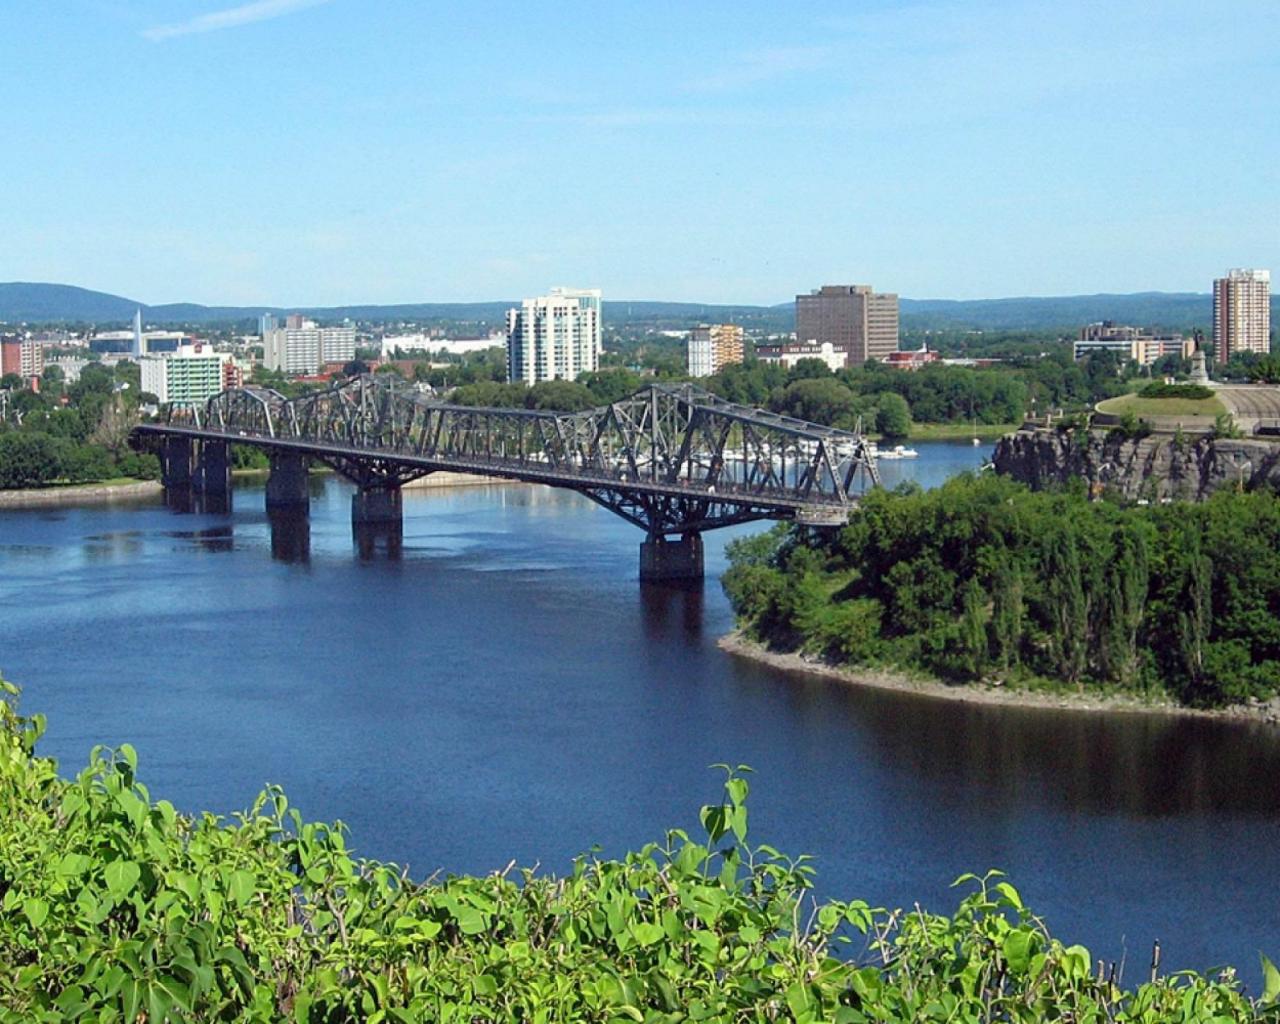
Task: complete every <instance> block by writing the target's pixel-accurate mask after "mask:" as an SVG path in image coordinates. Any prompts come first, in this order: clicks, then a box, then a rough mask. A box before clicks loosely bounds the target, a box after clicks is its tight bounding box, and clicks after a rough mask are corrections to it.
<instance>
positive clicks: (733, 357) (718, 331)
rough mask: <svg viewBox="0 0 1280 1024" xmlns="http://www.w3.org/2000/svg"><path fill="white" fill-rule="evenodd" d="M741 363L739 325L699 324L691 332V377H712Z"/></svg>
mask: <svg viewBox="0 0 1280 1024" xmlns="http://www.w3.org/2000/svg"><path fill="white" fill-rule="evenodd" d="M740 362H742V328H741V327H739V326H738V325H737V324H699V325H698V326H697V327H695V328H694V329H693V330H691V331H690V332H689V376H690V377H710V376H711V375H712V374H713V373H718V372H719V371H720V370H722V369H723V368H724V367H726V366H728V365H729V364H730V363H740Z"/></svg>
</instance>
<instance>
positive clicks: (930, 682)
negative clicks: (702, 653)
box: [717, 630, 1280, 726]
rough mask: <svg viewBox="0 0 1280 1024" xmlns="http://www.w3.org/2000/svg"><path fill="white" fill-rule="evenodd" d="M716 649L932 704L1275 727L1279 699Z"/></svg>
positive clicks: (736, 636) (744, 645) (733, 640)
mask: <svg viewBox="0 0 1280 1024" xmlns="http://www.w3.org/2000/svg"><path fill="white" fill-rule="evenodd" d="M717 646H718V647H719V648H720V649H721V650H723V651H725V652H727V653H729V654H732V655H735V656H736V657H740V658H746V659H748V660H749V661H754V662H757V663H759V664H762V665H768V666H769V667H770V668H776V669H780V670H782V671H784V672H803V673H805V674H807V675H814V676H821V677H823V678H825V679H834V680H836V681H838V682H840V683H843V684H844V685H846V686H862V687H867V688H870V689H875V690H891V691H894V692H897V693H912V694H916V695H917V696H920V697H927V698H930V699H933V700H949V701H959V702H960V703H965V704H986V705H1005V706H1010V707H1023V708H1047V709H1051V710H1055V711H1074V712H1086V713H1098V712H1106V713H1115V712H1122V713H1125V714H1145V715H1180V716H1186V717H1194V718H1218V719H1227V720H1232V721H1242V722H1245V721H1247V722H1258V723H1262V724H1266V725H1271V726H1280V698H1277V699H1275V700H1272V701H1270V702H1269V703H1267V704H1261V705H1240V706H1236V707H1231V708H1221V709H1214V710H1203V709H1200V708H1188V707H1184V706H1182V705H1180V704H1173V703H1170V702H1155V701H1143V700H1140V699H1138V698H1136V697H1123V696H1109V695H1104V694H1096V693H1085V694H1081V695H1077V694H1072V693H1042V692H1038V691H1035V690H1023V689H1016V688H1005V687H1000V686H988V685H983V684H968V685H951V684H948V683H944V682H942V681H940V680H937V679H931V678H929V677H927V676H914V675H909V674H908V673H906V672H895V671H892V670H890V669H879V668H845V667H842V666H837V665H829V664H826V663H824V662H821V661H817V660H812V659H810V658H807V657H805V656H804V655H801V654H796V653H790V654H784V653H780V652H777V651H770V650H766V649H765V648H764V647H763V646H761V645H760V644H758V643H756V642H755V641H754V640H750V639H748V638H747V637H745V636H743V635H742V634H741V633H740V632H738V631H736V630H735V631H734V632H732V633H728V634H726V635H725V636H722V637H721V638H720V639H719V640H718V641H717Z"/></svg>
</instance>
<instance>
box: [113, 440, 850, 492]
mask: <svg viewBox="0 0 1280 1024" xmlns="http://www.w3.org/2000/svg"><path fill="white" fill-rule="evenodd" d="M135 433H137V434H138V435H142V436H152V437H186V438H190V439H191V440H198V441H222V442H228V443H234V444H243V445H250V446H253V447H258V448H263V449H274V450H278V451H290V452H297V453H299V454H305V455H310V456H314V457H316V458H320V459H323V458H324V457H326V456H329V457H333V456H345V457H348V458H352V459H376V460H378V461H380V462H384V463H388V464H394V465H397V466H402V467H405V468H409V469H420V470H422V473H421V474H415V475H422V476H425V475H427V474H428V473H433V472H447V471H455V472H468V473H476V474H478V475H481V476H491V477H497V478H504V479H512V480H522V481H526V482H529V483H541V484H546V485H548V486H552V487H568V488H571V489H575V490H584V489H590V488H613V489H625V490H627V491H633V492H638V493H645V494H652V495H654V496H664V497H666V496H670V497H682V498H691V499H701V500H711V501H715V502H716V503H718V504H725V505H742V506H751V507H755V508H760V509H771V510H776V511H778V512H780V513H787V512H790V513H795V512H799V511H802V510H804V509H809V508H814V509H818V508H822V509H828V510H839V509H843V508H848V507H850V505H851V502H850V501H849V500H847V499H846V500H841V499H840V498H838V497H835V496H829V495H825V494H821V493H816V494H813V495H809V496H806V497H797V496H794V495H789V494H786V493H779V492H776V491H775V492H772V493H771V492H770V491H768V490H762V489H755V488H751V487H748V486H744V485H742V484H740V483H738V482H736V481H733V480H729V479H724V478H721V480H720V482H719V483H718V484H717V485H715V486H711V487H708V486H707V485H705V484H700V483H697V482H695V481H682V480H681V479H679V478H677V479H675V480H671V479H656V478H652V477H650V478H646V477H645V476H643V475H641V476H634V475H630V474H627V473H624V472H621V471H618V472H612V473H611V472H606V471H601V470H599V469H594V468H585V467H581V466H572V465H548V464H546V463H542V462H538V461H532V460H524V459H521V460H516V459H506V458H482V457H479V456H476V455H468V456H465V457H463V456H455V455H451V456H446V457H440V456H424V455H419V454H417V453H415V452H412V451H403V450H396V449H389V448H385V447H376V448H375V447H365V446H359V445H346V444H341V443H338V442H334V441H312V440H306V439H302V438H290V437H273V436H270V435H263V434H257V433H252V432H249V431H244V430H235V431H222V430H213V429H210V428H208V427H186V426H179V425H176V424H172V425H171V424H142V425H140V426H138V427H136V428H135Z"/></svg>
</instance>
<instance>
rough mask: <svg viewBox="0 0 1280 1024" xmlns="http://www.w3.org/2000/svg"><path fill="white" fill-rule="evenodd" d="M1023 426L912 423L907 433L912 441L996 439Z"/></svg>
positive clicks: (1018, 424) (1009, 424)
mask: <svg viewBox="0 0 1280 1024" xmlns="http://www.w3.org/2000/svg"><path fill="white" fill-rule="evenodd" d="M1019 426H1021V424H1020V423H994V424H984V423H979V424H978V425H977V426H974V425H973V424H972V423H912V424H911V433H910V434H908V435H907V437H908V438H910V439H911V440H912V441H952V440H968V439H969V438H971V437H976V438H980V439H982V440H994V439H995V438H998V437H1003V436H1004V435H1005V434H1009V433H1012V432H1013V431H1015V430H1017V429H1018V427H1019Z"/></svg>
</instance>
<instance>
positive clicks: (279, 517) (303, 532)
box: [267, 505, 311, 565]
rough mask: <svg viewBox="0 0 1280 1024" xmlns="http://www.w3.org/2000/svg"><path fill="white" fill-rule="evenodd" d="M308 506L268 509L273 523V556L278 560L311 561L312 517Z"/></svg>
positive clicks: (301, 562) (270, 521)
mask: <svg viewBox="0 0 1280 1024" xmlns="http://www.w3.org/2000/svg"><path fill="white" fill-rule="evenodd" d="M308 512H309V509H308V508H307V506H305V505H302V506H298V505H293V506H284V507H280V508H268V509H267V522H268V523H270V524H271V557H272V558H274V559H275V560H276V561H277V562H292V563H300V564H304V565H305V564H306V563H307V562H310V561H311V517H310V515H308Z"/></svg>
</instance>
